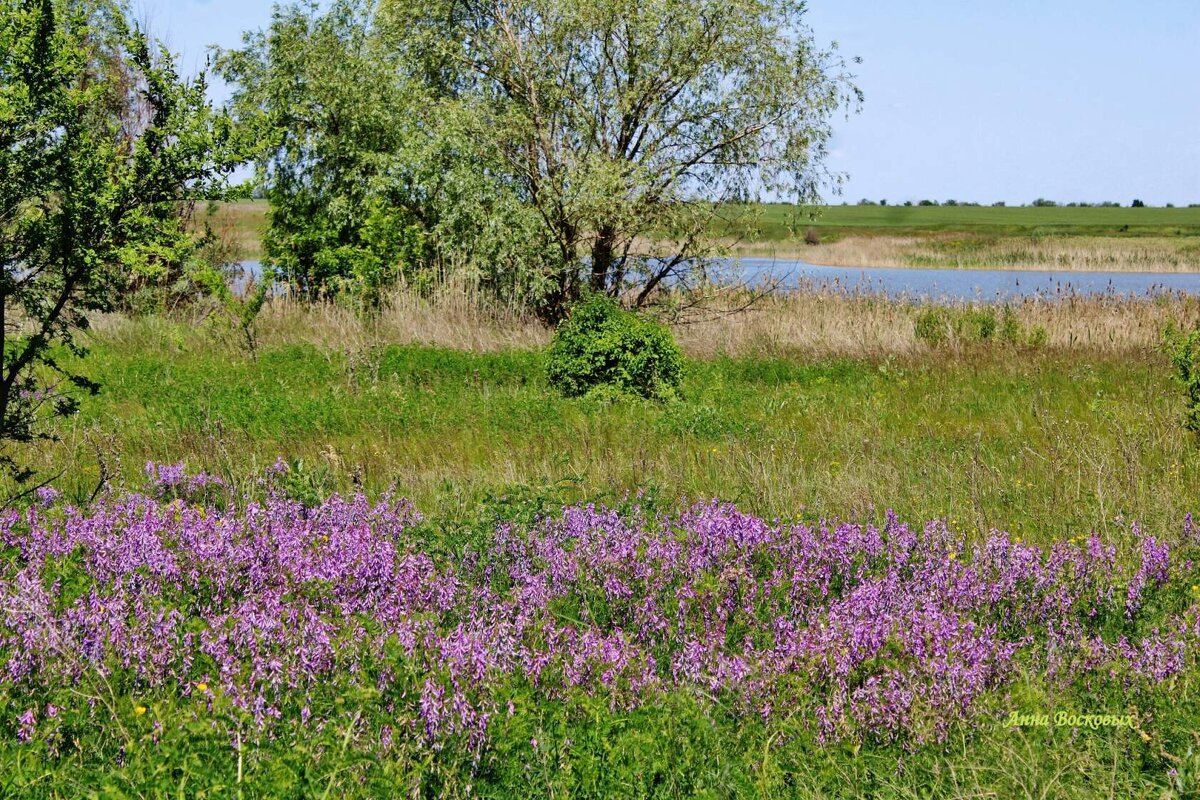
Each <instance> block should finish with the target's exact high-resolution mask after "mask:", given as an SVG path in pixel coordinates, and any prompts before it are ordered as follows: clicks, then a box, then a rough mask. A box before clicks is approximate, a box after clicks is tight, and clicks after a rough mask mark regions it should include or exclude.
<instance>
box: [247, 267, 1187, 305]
mask: <svg viewBox="0 0 1200 800" xmlns="http://www.w3.org/2000/svg"><path fill="white" fill-rule="evenodd" d="M242 267H243V268H244V269H245V270H246V273H247V274H248V275H258V274H260V273H261V270H262V267H261V265H260V263H259V262H257V261H244V262H242ZM718 273H719V276H720V277H721V278H722V279H728V280H732V281H739V280H740V281H744V282H746V283H749V284H752V285H764V284H774V285H777V286H778V287H779V288H782V289H799V288H815V289H832V290H841V291H846V292H861V293H866V294H885V295H888V296H889V297H907V298H911V299H914V300H917V299H929V300H943V301H956V300H981V301H992V300H995V301H1003V300H1011V299H1016V298H1021V297H1031V296H1039V297H1045V298H1047V299H1054V298H1057V297H1069V296H1072V295H1096V294H1107V295H1111V296H1115V297H1149V296H1154V295H1158V294H1164V293H1177V292H1186V293H1188V294H1195V295H1200V273H1187V272H1041V271H1038V272H1033V271H1029V272H1027V271H1017V270H1002V269H961V270H960V269H895V268H891V267H870V268H863V267H823V266H819V265H816V264H808V263H806V262H804V261H796V260H789V259H778V258H742V259H737V260H734V259H729V260H725V261H723V262H722V263H721V264H720V265H719V266H718Z"/></svg>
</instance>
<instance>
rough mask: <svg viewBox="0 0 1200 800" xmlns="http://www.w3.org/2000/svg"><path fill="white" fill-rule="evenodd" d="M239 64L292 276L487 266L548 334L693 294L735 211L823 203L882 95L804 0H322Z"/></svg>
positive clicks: (281, 249) (485, 271)
mask: <svg viewBox="0 0 1200 800" xmlns="http://www.w3.org/2000/svg"><path fill="white" fill-rule="evenodd" d="M220 64H221V68H222V70H223V71H224V74H225V76H226V77H227V78H228V79H230V80H232V81H233V82H234V83H235V85H236V86H237V94H236V107H237V109H238V113H239V114H241V115H243V116H244V117H245V118H247V119H249V118H253V117H254V116H255V115H260V116H265V117H266V118H268V119H269V120H270V121H271V122H272V123H273V125H274V127H275V129H276V131H277V139H276V140H275V142H274V147H273V149H272V152H271V156H270V158H269V159H267V160H266V161H265V162H264V165H263V166H264V169H263V175H264V179H265V181H266V185H267V191H268V197H269V198H270V199H271V202H272V221H271V233H270V235H269V237H268V240H267V249H268V255H269V257H270V258H271V259H272V261H273V262H274V263H275V264H277V265H279V266H281V267H282V272H283V273H284V277H288V278H290V279H291V280H292V282H293V284H294V285H297V286H298V287H299V288H301V289H302V290H304V291H306V292H308V293H310V294H311V293H313V292H312V286H313V285H314V284H321V285H328V283H329V281H330V280H332V279H335V278H346V279H350V281H351V283H352V284H353V278H354V276H355V274H357V273H361V272H362V271H363V270H362V269H361V265H362V264H368V265H370V267H371V269H373V270H378V271H381V273H382V274H384V275H385V276H386V277H387V278H388V279H391V278H394V277H396V276H398V275H400V274H402V273H405V272H412V273H420V272H422V271H424V273H425V274H435V275H444V274H445V273H446V272H448V271H450V272H456V273H464V272H465V273H467V274H469V275H471V276H472V277H474V278H477V279H479V281H480V282H481V283H482V284H483V285H485V286H488V287H491V288H492V289H493V290H495V291H497V292H499V293H502V294H506V295H512V294H518V295H520V296H521V297H522V298H523V300H525V301H527V302H532V304H533V305H534V307H535V308H537V309H538V311H539V313H540V314H541V316H542V317H543V318H544V319H545V320H547V321H548V322H554V321H557V320H558V319H561V317H562V315H563V314H564V313H565V310H566V308H567V307H568V306H569V304H570V303H571V302H572V301H573V300H574V299H575V298H577V297H578V296H579V295H580V294H581V292H583V291H584V290H585V288H590V289H591V290H593V291H596V292H603V293H607V294H609V295H613V296H621V297H623V298H627V299H629V300H630V301H631V302H633V303H635V304H641V303H643V302H645V301H646V300H647V299H648V298H650V297H651V296H652V295H653V293H654V291H655V289H656V288H658V287H660V286H661V285H662V284H663V283H664V282H677V281H682V280H686V279H687V278H688V276H690V275H691V274H693V273H694V272H695V270H696V268H697V266H698V265H700V264H702V263H703V261H704V259H705V258H706V257H708V256H710V255H712V254H713V253H715V252H717V250H718V249H719V242H718V241H717V237H716V236H715V234H714V231H715V230H716V229H717V226H715V225H714V218H716V217H718V216H719V215H721V214H722V213H723V212H724V211H725V210H726V209H727V208H728V207H729V206H728V205H727V204H728V203H729V202H730V201H733V200H740V199H743V198H745V197H747V196H753V195H757V194H760V193H769V194H770V195H772V196H778V197H786V198H787V199H791V200H798V201H800V202H809V201H812V200H815V199H816V197H817V191H818V188H819V186H820V185H821V184H822V182H823V181H825V180H826V179H828V178H835V179H836V176H831V175H829V174H828V173H827V172H826V170H825V168H824V157H825V154H826V145H827V143H828V140H829V137H830V133H831V129H830V122H831V120H832V118H833V116H834V114H835V113H837V111H838V110H839V109H840V108H843V107H849V106H853V105H854V104H856V102H857V101H858V100H859V99H860V98H859V94H858V90H857V89H856V88H855V87H854V85H853V84H852V82H851V76H849V75H848V74H847V72H846V65H845V63H844V62H843V61H842V60H841V59H840V58H839V57H838V56H837V54H836V52H835V51H834V50H827V49H822V48H821V47H819V46H818V45H817V44H816V42H815V40H814V37H813V35H812V33H811V32H810V31H809V30H808V29H807V28H806V27H805V25H804V5H803V3H799V2H794V0H335V1H334V3H333V5H332V6H331V7H330V8H329V9H328V10H322V8H321V6H319V5H318V4H316V3H313V2H308V3H304V4H300V5H291V6H287V7H282V8H279V9H277V10H276V13H275V18H274V20H273V22H272V25H271V26H270V28H269V30H267V31H266V32H263V33H260V34H255V35H252V36H250V37H249V38H248V39H247V41H246V47H245V48H243V49H242V50H240V51H236V52H232V53H227V54H224V56H223V57H222V59H221V62H220ZM400 232H403V234H404V235H400ZM356 264H357V265H360V266H359V267H356V266H355V265H356Z"/></svg>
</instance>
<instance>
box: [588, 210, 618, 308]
mask: <svg viewBox="0 0 1200 800" xmlns="http://www.w3.org/2000/svg"><path fill="white" fill-rule="evenodd" d="M616 239H617V233H616V231H614V230H613V229H612V228H610V227H607V226H603V225H602V226H601V227H600V228H599V230H597V231H596V243H595V244H593V245H592V278H591V282H590V285H591V288H592V291H593V292H604V291H607V290H608V289H609V284H610V281H609V273H611V272H612V268H613V262H614V259H613V252H614V251H615V250H616V243H617V242H616Z"/></svg>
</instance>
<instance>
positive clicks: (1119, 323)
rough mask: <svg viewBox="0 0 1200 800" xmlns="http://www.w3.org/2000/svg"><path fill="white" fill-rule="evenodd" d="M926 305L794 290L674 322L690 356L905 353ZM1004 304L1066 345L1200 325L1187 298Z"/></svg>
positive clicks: (1139, 348)
mask: <svg viewBox="0 0 1200 800" xmlns="http://www.w3.org/2000/svg"><path fill="white" fill-rule="evenodd" d="M926 307H927V306H923V305H919V304H909V303H902V302H897V301H891V300H887V299H883V298H879V297H864V296H853V295H845V294H838V293H833V292H822V293H814V292H794V293H789V294H783V295H778V296H774V297H770V298H766V299H765V300H763V301H761V302H760V303H758V304H757V305H756V306H755V307H753V308H752V309H751V310H749V311H746V312H743V313H738V314H729V315H711V316H709V317H708V318H707V319H701V320H700V321H698V322H695V323H691V324H683V325H676V326H675V332H676V335H677V336H678V338H679V341H680V344H681V345H682V346H683V347H684V349H685V350H686V351H687V352H688V353H689V354H691V355H695V356H702V357H703V356H711V355H715V354H718V353H728V354H730V355H747V354H764V355H786V354H803V355H808V356H817V357H824V356H833V357H837V356H849V357H864V358H875V357H887V356H905V355H911V354H917V353H921V352H925V351H928V350H929V349H930V346H929V345H928V344H926V343H925V342H923V341H921V340H920V339H918V338H917V336H916V332H915V330H916V318H917V315H918V314H919V313H920V311H921V310H922V309H923V308H926ZM965 307H966V304H962V305H960V306H959V308H965ZM1009 307H1010V308H1011V309H1012V311H1013V313H1014V315H1015V316H1016V318H1017V320H1018V321H1019V322H1020V323H1021V327H1022V328H1023V329H1024V330H1025V331H1026V332H1027V333H1028V332H1031V331H1033V330H1035V329H1041V330H1044V331H1045V342H1044V345H1043V346H1045V347H1049V348H1056V349H1065V350H1082V351H1094V352H1108V353H1139V352H1146V351H1149V350H1152V349H1154V348H1156V347H1157V346H1158V345H1159V343H1160V342H1161V341H1162V333H1163V329H1164V328H1165V327H1166V326H1167V324H1168V323H1170V322H1173V323H1175V324H1176V325H1180V326H1185V327H1187V326H1192V325H1196V324H1198V323H1200V301H1198V300H1196V299H1195V298H1187V297H1164V298H1160V299H1158V300H1153V301H1151V300H1125V299H1113V298H1102V297H1090V298H1088V297H1075V298H1065V299H1062V300H1057V301H1046V300H1034V299H1027V300H1023V301H1020V302H1017V303H1013V304H1010V306H1009ZM949 346H951V347H954V346H955V343H953V342H951V343H950V345H949Z"/></svg>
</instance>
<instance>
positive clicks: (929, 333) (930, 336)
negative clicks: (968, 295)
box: [913, 306, 1046, 347]
mask: <svg viewBox="0 0 1200 800" xmlns="http://www.w3.org/2000/svg"><path fill="white" fill-rule="evenodd" d="M913 332H914V334H915V335H916V337H917V339H918V340H920V341H922V342H924V343H925V344H927V345H929V346H930V347H940V346H943V345H946V344H950V343H954V344H987V343H992V342H996V343H1000V344H1006V345H1016V346H1024V347H1040V346H1042V345H1043V344H1045V342H1046V331H1045V329H1044V328H1042V327H1040V326H1038V327H1034V328H1031V329H1028V330H1026V328H1025V326H1024V325H1022V324H1021V321H1020V320H1019V319H1018V318H1017V315H1016V314H1015V313H1014V312H1013V310H1012V309H1011V308H1009V307H1008V306H1004V307H1003V309H1002V310H1001V311H1000V314H999V316H997V314H996V309H995V308H994V307H992V306H984V307H966V308H955V307H946V306H926V307H923V308H922V309H921V310H920V311H919V312H917V315H916V319H915V320H914V323H913Z"/></svg>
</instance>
